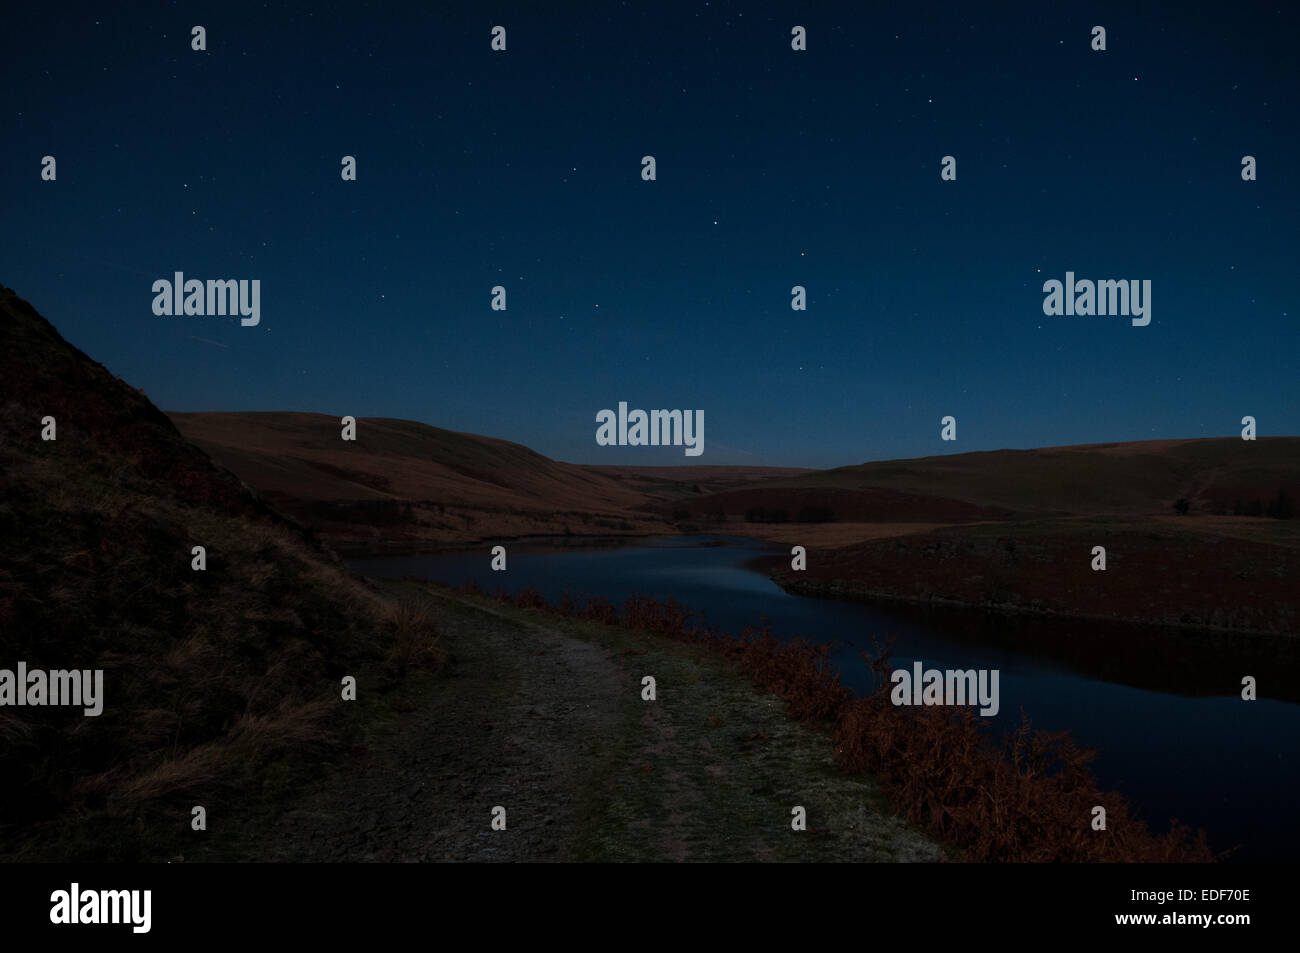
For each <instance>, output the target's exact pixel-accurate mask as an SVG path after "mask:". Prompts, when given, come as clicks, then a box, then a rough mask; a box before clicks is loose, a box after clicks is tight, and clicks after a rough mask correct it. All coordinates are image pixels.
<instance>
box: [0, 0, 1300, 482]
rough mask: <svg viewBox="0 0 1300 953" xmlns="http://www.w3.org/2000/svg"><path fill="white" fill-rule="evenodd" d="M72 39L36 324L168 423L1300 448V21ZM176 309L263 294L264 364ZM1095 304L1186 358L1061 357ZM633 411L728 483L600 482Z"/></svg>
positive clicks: (1008, 8)
mask: <svg viewBox="0 0 1300 953" xmlns="http://www.w3.org/2000/svg"><path fill="white" fill-rule="evenodd" d="M39 6H41V5H38V4H23V5H17V4H15V5H12V7H11V9H8V10H7V11H6V13H5V16H4V21H5V22H4V27H3V30H2V31H0V33H2V35H0V55H2V56H3V61H4V75H5V81H4V83H3V84H0V129H2V130H3V141H4V148H3V150H0V183H2V185H0V283H3V284H5V285H8V286H10V287H13V288H15V289H16V290H17V291H18V293H19V294H20V295H22V296H23V297H25V298H27V299H28V300H29V301H31V302H32V303H33V304H34V305H35V306H36V308H37V309H38V310H39V311H41V313H43V314H44V315H45V316H46V317H48V318H49V319H50V320H51V321H53V322H54V324H55V325H56V327H58V328H59V330H60V331H61V332H62V333H63V335H64V336H65V337H66V338H68V339H69V340H70V341H71V342H72V343H74V344H75V345H77V346H78V347H80V348H82V349H83V350H85V351H86V352H87V353H89V354H90V355H91V356H92V357H94V358H95V359H97V360H100V361H102V362H103V363H104V364H105V365H106V366H107V367H108V368H109V369H110V370H112V371H113V372H114V373H116V374H118V375H120V376H121V377H123V378H124V379H126V380H127V381H128V382H130V383H132V384H134V385H135V386H138V387H140V388H141V389H142V390H143V391H144V392H145V393H146V394H147V395H148V396H149V397H150V398H151V399H152V400H153V401H154V402H155V403H156V404H158V405H159V406H160V407H162V408H163V409H165V410H186V411H195V410H304V411H318V412H322V413H327V414H331V415H336V416H342V415H344V414H352V415H355V416H358V417H361V416H385V417H401V418H409V419H415V420H421V421H425V422H428V423H431V424H435V425H437V426H440V427H447V428H451V429H454V430H464V431H470V432H474V433H481V434H488V435H491V436H497V437H503V438H506V439H510V440H514V441H518V442H520V443H523V444H526V445H528V446H530V447H532V448H534V449H536V450H538V451H539V452H542V453H545V454H547V455H548V456H552V457H555V458H558V459H562V460H570V461H574V462H581V463H674V464H682V463H700V464H719V463H753V464H772V465H795V466H836V465H843V464H851V463H858V462H862V461H865V460H878V459H888V458H892V457H909V456H924V455H929V454H936V453H951V452H964V451H970V450H991V449H997V448H1001V447H1035V446H1051V445H1062V444H1073V443H1090V442H1102V441H1121V440H1143V439H1154V438H1167V437H1205V436H1236V435H1237V434H1238V433H1239V432H1240V420H1241V418H1242V416H1244V415H1247V414H1251V415H1253V416H1255V417H1256V418H1257V420H1258V426H1259V434H1260V436H1261V437H1266V436H1275V435H1283V434H1286V435H1294V434H1297V433H1300V402H1298V401H1297V387H1296V367H1297V357H1298V354H1297V351H1298V350H1300V348H1298V347H1297V335H1296V333H1295V327H1296V320H1297V317H1298V316H1300V314H1298V312H1300V306H1298V305H1297V301H1296V299H1295V291H1296V287H1297V262H1298V261H1300V239H1298V229H1300V225H1297V222H1300V215H1298V213H1300V180H1298V178H1297V174H1296V163H1297V161H1300V143H1297V134H1296V120H1297V117H1298V116H1300V103H1298V102H1297V99H1298V98H1300V97H1298V96H1297V86H1298V83H1297V78H1296V67H1295V51H1296V48H1297V46H1296V44H1297V40H1298V38H1300V31H1298V30H1297V27H1298V26H1300V14H1298V13H1297V7H1296V6H1295V5H1294V4H1290V3H1287V4H1278V3H1274V4H1270V5H1260V6H1252V5H1250V4H1242V3H1232V4H1208V3H1207V4H1188V5H1186V6H1189V7H1203V8H1204V9H1203V10H1200V11H1193V12H1188V11H1187V10H1184V9H1182V7H1184V6H1185V5H1183V4H1171V5H1166V6H1165V8H1164V9H1159V8H1158V7H1157V6H1156V5H1155V4H1142V5H1141V7H1142V9H1143V10H1144V11H1145V12H1143V13H1141V14H1135V13H1134V12H1133V11H1132V9H1131V8H1132V7H1134V6H1137V5H1135V4H1124V5H1112V4H1100V3H1086V4H1070V5H1052V4H1043V3H1029V4H1023V5H1004V4H996V5H990V6H991V7H993V9H992V11H984V10H978V9H977V8H976V5H974V4H966V3H961V4H957V3H954V4H951V5H944V6H928V5H924V4H919V3H914V2H908V3H903V4H890V5H886V4H879V5H877V4H867V3H863V2H860V0H859V2H853V3H843V4H832V3H788V4H782V3H768V4H762V5H754V4H748V3H743V2H737V3H727V2H709V3H705V2H699V3H691V4H675V3H661V2H653V3H651V2H645V3H623V4H618V3H612V2H610V3H606V2H601V3H594V2H593V3H581V4H576V3H575V4H567V5H566V4H538V3H536V2H530V3H526V4H500V3H489V2H465V3H457V4H451V5H444V4H439V3H420V4H411V5H410V6H409V8H407V9H397V8H396V5H394V8H393V9H387V5H381V4H375V5H369V4H363V3H356V4H352V3H349V4H312V5H311V7H314V8H315V12H314V13H310V12H308V11H307V9H306V8H304V9H302V10H297V9H294V8H292V7H291V6H289V5H287V4H279V3H271V4H265V5H263V4H242V3H233V2H220V3H202V4H176V5H165V4H132V5H130V6H131V7H132V9H130V10H128V11H119V10H116V9H114V8H115V7H116V6H118V5H115V4H106V5H102V6H100V7H88V6H87V7H82V6H79V5H75V4H73V5H58V7H59V9H57V10H56V9H55V8H54V7H53V6H50V7H49V8H47V9H37V7H39ZM563 8H568V9H572V10H575V11H576V12H573V13H569V12H564V9H563ZM1126 8H1128V9H1126ZM950 10H951V11H952V12H949V11H950ZM196 24H200V25H202V26H204V27H205V28H206V30H207V46H208V48H207V51H206V52H194V51H192V50H191V48H190V42H191V35H190V29H191V27H192V26H194V25H196ZM497 24H500V25H503V26H504V27H505V28H506V30H507V50H506V52H504V53H497V52H493V51H492V50H491V49H490V41H491V35H490V31H491V28H492V27H493V26H494V25H497ZM796 24H799V25H803V26H805V27H806V28H807V30H808V49H807V51H806V52H795V51H792V50H791V48H790V41H791V32H790V31H791V28H792V27H793V26H794V25H796ZM1094 25H1102V26H1104V27H1105V28H1106V31H1107V37H1106V40H1107V49H1106V51H1105V52H1094V51H1093V50H1092V49H1091V48H1090V43H1091V30H1092V27H1093V26H1094ZM45 155H53V156H54V157H55V158H56V160H57V176H58V177H57V180H56V181H54V182H47V181H42V180H41V175H40V173H41V159H42V157H43V156H45ZM344 155H354V156H356V158H357V180H356V181H355V182H345V181H342V179H341V178H340V169H341V166H340V159H341V158H342V157H343V156H344ZM644 155H653V156H654V157H655V159H656V160H657V176H658V177H657V181H654V182H645V181H642V179H641V157H642V156H644ZM945 155H952V156H954V157H956V160H957V180H956V181H953V182H945V181H941V180H940V159H941V157H943V156H945ZM1245 155H1253V156H1255V157H1256V160H1257V162H1258V181H1254V182H1244V181H1242V178H1241V159H1242V157H1243V156H1245ZM175 271H183V272H184V273H185V275H186V277H187V278H199V279H209V278H213V279H228V278H235V279H239V278H243V279H260V281H261V286H262V293H261V323H260V324H259V325H258V326H257V327H241V326H240V323H239V319H238V317H215V316H180V317H159V316H156V315H155V314H154V313H153V311H152V308H151V305H152V301H153V298H154V295H153V292H152V291H151V286H152V283H153V282H154V280H155V279H159V278H167V279H170V278H171V277H172V274H173V272H175ZM1067 271H1073V272H1074V273H1075V275H1076V277H1077V278H1089V279H1093V280H1098V279H1120V278H1123V279H1149V280H1150V281H1151V283H1152V320H1151V323H1150V325H1149V326H1147V327H1134V326H1132V325H1131V323H1130V320H1129V318H1127V317H1121V316H1109V317H1099V316H1093V317H1086V316H1054V317H1048V316H1045V315H1044V313H1043V307H1042V305H1043V299H1044V292H1043V290H1042V285H1043V282H1044V281H1046V280H1048V279H1051V278H1056V279H1064V277H1065V273H1066V272H1067ZM497 284H500V285H503V286H505V288H506V290H507V294H508V310H506V311H504V312H498V311H493V310H491V308H490V289H491V288H492V286H493V285H497ZM796 284H800V285H804V286H805V287H806V288H807V292H808V310H807V311H804V312H795V311H792V310H791V308H790V301H791V288H792V286H794V285H796ZM2 387H3V382H2V381H0V388H2ZM0 399H2V394H0ZM620 400H626V401H628V403H629V404H630V406H632V407H642V408H646V409H650V408H680V409H702V410H703V411H704V416H705V452H704V454H703V455H702V456H700V457H691V458H687V457H685V456H684V455H683V454H682V451H681V449H679V448H678V449H673V450H662V451H661V450H655V449H650V448H617V447H598V446H597V445H596V442H595V432H596V421H595V415H596V413H597V411H599V410H601V409H603V408H615V407H617V404H618V401H620ZM946 414H951V415H953V416H955V417H956V418H957V436H958V439H957V441H956V442H954V443H945V442H942V441H941V440H940V439H939V438H940V422H939V421H940V418H941V417H942V416H944V415H946Z"/></svg>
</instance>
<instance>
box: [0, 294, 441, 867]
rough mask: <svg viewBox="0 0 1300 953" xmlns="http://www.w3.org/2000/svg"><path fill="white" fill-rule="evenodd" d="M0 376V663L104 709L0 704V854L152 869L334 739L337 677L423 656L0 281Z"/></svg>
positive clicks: (365, 594)
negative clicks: (132, 863)
mask: <svg viewBox="0 0 1300 953" xmlns="http://www.w3.org/2000/svg"><path fill="white" fill-rule="evenodd" d="M0 382H2V383H3V389H2V390H0V494H2V495H0V667H2V668H7V669H10V670H13V669H14V668H15V667H16V665H17V663H18V662H20V661H23V662H26V663H27V665H28V667H29V669H36V668H40V669H103V672H104V696H105V697H104V703H103V704H104V708H103V713H102V714H101V715H99V716H98V717H86V716H85V715H84V714H83V713H82V710H81V709H80V708H74V709H69V708H54V707H9V706H6V707H4V708H0V774H2V775H3V777H4V779H5V783H4V784H3V786H0V844H2V845H3V846H2V847H0V854H4V855H7V856H10V857H23V858H28V859H58V858H81V859H133V858H142V857H162V856H169V855H170V852H172V851H174V850H176V849H179V847H180V845H182V844H183V843H185V842H186V840H187V837H188V836H189V834H190V831H189V823H190V809H191V807H192V806H194V805H196V804H197V805H202V806H204V807H205V808H206V809H207V810H208V812H209V814H211V815H213V816H220V815H221V814H222V813H223V812H229V811H230V810H237V809H239V807H238V806H239V805H247V804H248V802H249V800H250V798H255V797H256V796H257V795H258V794H259V792H261V791H262V790H263V789H264V788H266V787H268V786H274V785H276V784H280V783H288V782H287V779H288V778H290V777H292V775H293V772H294V771H297V770H301V769H302V765H301V764H299V765H298V767H297V768H293V769H290V768H288V767H286V765H287V764H288V761H286V760H285V756H286V755H289V756H291V757H290V760H293V759H297V761H298V762H303V761H304V759H305V760H306V761H307V762H308V763H309V762H310V757H311V756H312V755H313V754H319V753H320V751H321V750H324V749H326V748H328V747H329V745H330V744H331V743H332V742H333V741H334V740H336V738H335V733H334V725H335V722H336V715H337V712H338V709H339V707H340V692H339V684H340V679H341V677H342V676H343V675H344V674H347V673H358V674H360V673H361V671H362V670H363V669H364V670H365V671H367V672H373V673H374V675H373V677H374V679H376V680H378V679H381V678H383V677H384V673H385V672H387V675H388V676H391V677H396V675H397V674H398V670H399V669H400V667H401V664H402V663H403V662H404V661H406V660H408V659H410V658H411V657H413V656H418V655H420V653H421V652H423V651H424V649H425V648H428V647H429V646H430V644H431V643H430V642H429V640H430V639H431V637H432V633H431V632H428V631H422V630H421V629H420V620H419V619H418V618H415V619H412V618H407V617H406V616H404V615H403V612H402V610H401V609H400V608H394V607H393V606H392V604H391V603H387V602H385V601H383V600H381V599H380V598H379V597H378V596H376V595H375V594H374V593H373V592H372V591H371V590H370V589H369V588H368V587H367V586H366V585H363V584H361V583H360V582H358V581H357V580H355V579H354V578H353V577H351V576H349V575H348V574H347V573H346V572H345V571H344V570H343V568H342V567H341V564H340V563H339V561H338V559H337V557H335V556H334V555H333V554H332V553H330V552H328V551H327V550H324V549H322V548H321V547H320V546H319V545H317V544H315V543H313V542H312V541H311V540H309V539H308V538H307V537H306V536H305V535H304V534H303V533H302V532H301V531H300V530H299V529H297V528H296V527H295V526H293V525H291V524H289V523H287V522H286V521H285V520H284V519H283V518H282V517H279V516H277V515H276V514H275V513H274V512H272V511H271V510H269V509H268V508H267V507H266V506H265V505H264V504H263V503H261V502H259V501H258V500H257V499H256V498H255V497H254V495H253V494H252V493H250V492H249V491H248V490H247V488H245V487H244V486H242V485H241V484H240V482H239V480H237V479H236V478H235V477H234V476H232V475H231V474H229V473H227V472H226V471H224V470H221V469H220V468H218V467H217V466H215V465H214V464H213V463H212V461H211V460H209V459H208V457H207V456H206V455H205V454H204V453H203V452H202V451H200V450H198V449H197V448H195V447H193V446H191V445H189V444H188V443H186V442H185V440H184V439H183V438H182V437H181V435H180V434H179V433H178V432H177V430H176V428H175V427H174V426H173V425H172V423H171V421H170V420H168V418H167V417H166V416H165V415H164V414H162V413H161V412H160V411H158V410H157V409H156V408H155V407H154V406H153V405H152V404H151V403H150V402H149V401H148V399H147V398H146V397H145V396H144V395H143V394H141V393H140V392H139V391H137V390H135V389H134V388H132V387H130V386H129V385H127V384H125V383H124V382H122V381H121V380H119V379H117V378H116V377H114V376H113V375H112V374H111V373H109V372H108V371H107V370H106V369H105V368H104V367H103V366H102V365H100V364H98V363H96V362H95V361H93V360H91V359H90V358H88V357H87V356H86V355H85V354H83V353H82V352H81V351H79V350H77V349H76V348H74V347H72V346H71V345H70V344H68V343H67V342H66V341H64V340H63V338H62V337H60V335H59V334H58V332H57V331H56V330H55V329H54V328H53V327H52V326H51V325H50V323H49V322H48V321H46V320H45V319H44V318H42V317H41V316H40V315H38V314H37V313H36V312H35V310H34V309H32V307H31V306H30V305H29V304H28V303H27V302H25V301H22V300H21V299H19V298H17V297H16V296H15V295H14V294H13V292H11V291H9V290H7V289H3V290H0ZM47 416H49V417H53V418H54V420H55V424H56V427H57V439H55V440H50V441H47V440H43V439H42V438H41V433H42V419H43V418H44V417H47ZM196 545H201V546H204V547H205V548H206V552H207V568H206V570H205V571H195V570H194V569H192V568H191V561H192V559H193V556H192V555H191V550H192V547H194V546H196ZM422 640H423V641H422ZM413 646H414V648H413ZM370 684H375V682H373V681H372V682H371V683H370ZM236 792H238V795H236Z"/></svg>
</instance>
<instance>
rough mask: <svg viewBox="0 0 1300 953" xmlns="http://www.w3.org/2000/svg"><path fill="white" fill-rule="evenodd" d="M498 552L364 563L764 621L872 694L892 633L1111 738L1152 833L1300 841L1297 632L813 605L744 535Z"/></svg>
mask: <svg viewBox="0 0 1300 953" xmlns="http://www.w3.org/2000/svg"><path fill="white" fill-rule="evenodd" d="M489 548H490V547H487V546H485V547H483V551H482V552H481V553H478V552H474V553H468V554H467V553H456V554H445V555H433V556H396V557H394V556H387V557H366V558H358V559H354V560H351V565H352V566H353V568H355V569H356V570H358V571H360V572H363V573H368V574H371V575H376V576H419V577H422V578H426V579H431V580H435V581H437V582H444V583H450V584H453V585H454V584H459V583H463V582H467V581H469V580H474V581H477V582H478V584H479V585H480V586H482V587H483V588H484V589H485V590H488V591H493V590H495V589H497V588H502V587H503V588H506V589H508V590H510V591H512V592H514V591H518V590H520V589H524V588H526V587H528V586H530V585H531V586H537V587H538V588H539V589H540V590H541V591H542V592H543V593H544V594H545V595H546V596H547V597H548V598H550V599H556V598H558V597H559V596H560V595H561V594H562V593H563V592H564V591H565V590H566V589H567V590H569V591H570V592H572V593H574V594H575V595H578V594H590V595H598V596H604V597H605V598H607V599H610V600H611V601H613V602H615V603H616V604H618V603H621V601H622V600H623V599H625V598H626V597H627V596H628V595H630V594H631V593H634V592H639V593H643V594H646V595H650V596H655V597H657V598H661V599H662V598H667V597H668V596H672V597H673V598H674V599H676V600H677V601H678V602H679V603H681V604H682V605H684V606H686V607H687V608H689V609H691V610H693V612H694V614H695V618H696V620H697V621H699V622H701V623H704V624H708V625H713V626H717V627H719V628H721V629H725V630H727V631H730V632H733V633H739V632H740V631H741V630H742V629H743V628H744V627H745V626H747V625H753V624H757V623H758V622H759V621H760V619H761V617H762V616H764V615H766V617H767V619H768V623H769V625H770V627H771V629H772V631H773V632H774V634H776V635H777V636H779V637H782V638H790V637H795V636H803V637H807V638H811V639H813V640H815V641H834V642H835V643H837V649H836V653H835V657H836V662H837V664H838V665H839V667H840V671H841V673H842V675H843V680H844V682H845V683H846V684H848V685H849V686H851V687H853V688H855V689H856V690H858V691H862V690H864V689H865V688H866V687H867V686H868V685H869V675H868V672H867V669H866V666H865V665H864V664H863V662H862V660H861V657H860V656H859V654H858V653H859V652H860V651H863V650H866V651H870V650H871V648H872V636H875V637H877V638H880V639H882V640H883V639H885V638H888V637H891V636H892V637H893V638H894V651H893V656H892V661H893V664H894V666H895V667H896V668H901V667H908V668H909V669H910V666H911V664H912V662H913V660H917V659H919V660H920V661H921V662H922V663H923V664H924V665H925V666H926V667H927V668H940V669H946V668H961V669H966V668H976V669H981V668H982V669H998V670H999V671H1000V676H999V678H1000V682H999V686H998V687H999V693H1000V701H1001V711H1000V712H999V713H998V715H997V716H995V717H994V719H993V720H994V721H995V723H997V724H998V725H1000V726H1002V727H1010V726H1013V725H1014V724H1015V723H1016V722H1017V721H1018V720H1019V710H1020V709H1021V708H1023V709H1024V711H1025V712H1026V713H1027V714H1028V715H1029V717H1030V719H1031V720H1032V722H1033V723H1034V725H1035V726H1036V727H1039V728H1043V729H1047V730H1055V729H1061V728H1068V729H1070V731H1071V732H1072V734H1073V735H1074V737H1075V738H1076V739H1077V740H1078V741H1079V742H1080V743H1082V744H1083V745H1085V746H1087V747H1092V748H1096V749H1097V750H1098V752H1099V753H1098V757H1097V760H1096V761H1095V762H1094V765H1093V769H1094V773H1095V774H1096V775H1097V777H1098V778H1099V779H1100V780H1101V782H1102V785H1103V787H1104V788H1107V789H1112V790H1118V791H1120V792H1122V793H1124V794H1125V795H1126V796H1127V797H1128V798H1129V800H1130V801H1132V802H1133V803H1134V804H1135V805H1136V806H1137V807H1138V809H1139V811H1140V813H1141V814H1142V816H1143V817H1144V818H1146V820H1147V821H1148V823H1149V824H1150V825H1151V826H1152V828H1154V829H1156V830H1165V829H1167V828H1168V820H1169V818H1171V817H1177V818H1178V819H1180V820H1181V821H1183V822H1184V823H1186V824H1189V825H1191V826H1193V827H1203V828H1204V829H1205V830H1206V832H1207V833H1208V834H1209V837H1210V846H1211V847H1212V848H1213V849H1215V850H1221V849H1224V848H1226V847H1230V846H1232V845H1235V844H1240V845H1241V849H1240V850H1239V851H1238V852H1237V854H1236V855H1234V859H1235V860H1237V861H1258V860H1287V861H1291V860H1293V859H1294V857H1295V856H1296V853H1297V848H1298V847H1300V822H1297V819H1296V811H1295V807H1294V798H1295V795H1296V793H1297V791H1298V790H1300V784H1298V782H1300V760H1298V759H1297V757H1296V747H1297V746H1296V742H1297V739H1300V704H1297V702H1298V701H1300V696H1297V694H1296V693H1297V691H1298V689H1297V688H1296V686H1300V678H1298V677H1297V676H1298V675H1300V658H1298V657H1297V647H1296V645H1295V642H1294V640H1276V639H1227V638H1222V637H1214V636H1207V635H1195V634H1185V633H1175V634H1165V633H1160V632H1157V631H1154V630H1141V629H1128V628H1125V627H1119V626H1106V625H1091V624H1086V623H1062V622H1059V621H1044V620H1038V619H1032V618H1024V619H1018V618H1009V617H1007V616H998V615H994V614H988V613H983V612H979V611H977V610H952V609H949V610H924V609H919V608H911V607H884V606H869V605H863V604H859V603H852V602H840V601H831V600H823V599H809V598H804V597H801V596H794V595H790V594H788V593H786V592H785V591H783V590H782V589H781V588H780V587H779V586H777V585H776V584H775V583H773V582H771V581H770V580H769V579H768V578H767V577H766V575H764V574H763V573H762V572H760V571H757V570H755V569H753V568H749V567H748V566H747V565H746V564H747V563H749V562H750V561H752V560H753V559H754V558H755V557H758V556H761V555H766V554H770V553H772V552H773V551H777V552H782V551H785V552H788V547H781V548H776V549H774V548H773V547H769V546H767V545H765V544H763V543H760V542H756V541H754V540H748V539H739V538H732V537H673V538H669V539H660V540H649V541H638V543H637V545H635V546H631V547H626V548H617V549H597V550H591V549H585V550H565V551H559V552H556V551H538V552H528V551H524V550H522V549H516V548H515V547H507V548H508V549H509V550H510V552H509V571H508V572H492V571H491V569H490V568H489V558H490V557H489V555H488V550H489ZM1243 675H1253V676H1255V678H1256V680H1257V683H1258V685H1259V694H1260V696H1261V698H1260V700H1259V701H1255V702H1250V703H1247V702H1243V701H1241V700H1240V696H1239V691H1240V688H1239V686H1240V683H1241V677H1242V676H1243ZM1283 692H1285V693H1289V694H1282V693H1283ZM1279 698H1287V699H1288V700H1278V699H1279Z"/></svg>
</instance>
